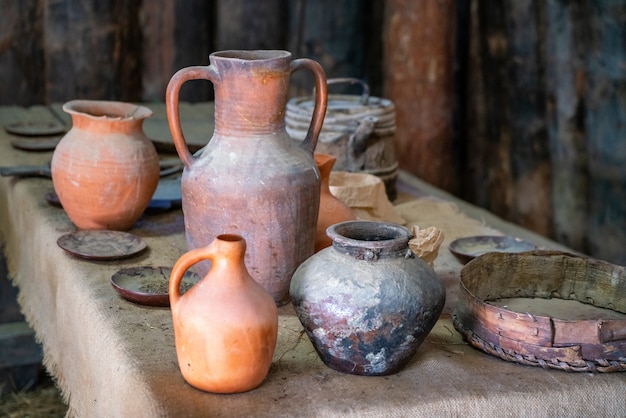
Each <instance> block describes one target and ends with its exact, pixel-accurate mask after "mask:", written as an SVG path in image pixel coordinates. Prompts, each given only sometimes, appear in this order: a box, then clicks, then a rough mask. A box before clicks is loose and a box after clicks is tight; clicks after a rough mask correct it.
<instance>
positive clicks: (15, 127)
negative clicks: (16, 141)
mask: <svg viewBox="0 0 626 418" xmlns="http://www.w3.org/2000/svg"><path fill="white" fill-rule="evenodd" d="M4 129H5V130H6V131H7V132H8V133H10V134H14V135H22V136H45V135H59V134H62V133H65V126H63V125H61V124H60V123H58V122H36V121H31V122H14V123H9V124H8V125H4Z"/></svg>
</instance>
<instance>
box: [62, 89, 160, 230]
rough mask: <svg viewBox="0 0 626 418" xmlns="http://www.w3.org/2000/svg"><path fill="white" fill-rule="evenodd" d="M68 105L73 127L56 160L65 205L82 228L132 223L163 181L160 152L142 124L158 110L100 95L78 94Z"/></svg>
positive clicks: (118, 227)
mask: <svg viewBox="0 0 626 418" xmlns="http://www.w3.org/2000/svg"><path fill="white" fill-rule="evenodd" d="M63 110H64V111H65V112H67V113H69V114H70V115H71V116H72V129H70V130H69V131H68V132H67V134H66V135H65V136H64V137H63V138H62V139H61V141H60V142H59V144H58V145H57V147H56V149H55V151H54V154H53V156H52V163H51V170H52V183H53V185H54V190H55V192H56V194H57V195H58V196H59V201H60V202H61V205H62V206H63V209H65V212H66V213H67V215H68V217H69V218H70V220H71V221H72V222H74V224H75V225H76V226H77V227H78V228H81V229H112V230H127V229H130V228H131V227H132V226H133V224H134V223H135V222H136V221H137V220H138V219H139V217H140V216H141V214H142V213H143V211H144V210H145V209H146V207H147V206H148V203H149V202H150V199H151V198H152V195H153V194H154V191H155V190H156V187H157V184H158V182H159V156H158V154H157V152H156V150H155V148H154V145H153V144H152V143H151V142H150V141H149V140H148V138H146V135H145V134H144V132H143V128H142V126H143V120H144V119H145V118H147V117H149V116H151V115H152V111H151V110H150V109H148V108H146V107H143V106H137V105H135V104H132V103H124V102H112V101H98V100H73V101H70V102H67V103H65V104H64V105H63Z"/></svg>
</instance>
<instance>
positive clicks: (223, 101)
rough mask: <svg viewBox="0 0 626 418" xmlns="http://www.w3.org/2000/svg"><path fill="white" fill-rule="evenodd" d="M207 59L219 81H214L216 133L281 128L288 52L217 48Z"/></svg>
mask: <svg viewBox="0 0 626 418" xmlns="http://www.w3.org/2000/svg"><path fill="white" fill-rule="evenodd" d="M209 59H210V62H211V65H212V66H213V67H214V68H215V71H216V73H217V78H218V80H219V81H218V82H217V83H214V90H215V132H216V133H217V134H222V135H229V136H230V135H238V134H247V133H255V134H259V135H263V134H270V133H273V132H277V131H279V130H281V129H284V127H285V108H286V104H287V98H288V93H289V78H290V73H291V69H290V63H291V53H290V52H287V51H277V50H259V51H238V50H232V51H220V52H215V53H213V54H211V55H210V57H209Z"/></svg>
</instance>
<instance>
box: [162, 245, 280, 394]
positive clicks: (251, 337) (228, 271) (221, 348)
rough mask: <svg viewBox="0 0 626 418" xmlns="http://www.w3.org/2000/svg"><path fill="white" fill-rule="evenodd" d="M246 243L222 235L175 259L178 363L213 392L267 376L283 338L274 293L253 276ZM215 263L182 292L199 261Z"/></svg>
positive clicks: (239, 388)
mask: <svg viewBox="0 0 626 418" xmlns="http://www.w3.org/2000/svg"><path fill="white" fill-rule="evenodd" d="M245 251H246V241H245V240H244V238H243V237H241V236H239V235H228V234H225V235H219V236H217V237H216V238H215V240H213V242H212V243H211V244H209V245H208V246H205V247H200V248H197V249H195V250H191V251H189V252H187V253H185V254H183V256H182V257H180V259H179V260H178V261H177V262H176V264H175V265H174V268H173V269H172V273H171V275H170V284H169V295H170V305H171V309H172V319H173V323H174V335H175V338H176V354H177V356H178V365H179V367H180V371H181V373H182V375H183V377H184V378H185V380H186V381H187V382H188V383H189V384H190V385H192V386H194V387H196V388H198V389H201V390H204V391H207V392H214V393H237V392H245V391H248V390H251V389H254V388H255V387H257V386H259V385H260V384H261V383H262V382H263V379H265V377H266V376H267V373H268V371H269V368H270V365H271V363H272V356H273V355H274V350H275V348H276V340H277V338H278V310H277V308H276V304H275V303H274V299H273V298H272V296H271V295H270V294H269V293H268V292H267V291H266V290H265V289H264V288H263V287H262V286H261V285H259V284H258V283H257V282H256V281H254V280H253V279H252V277H250V274H249V273H248V270H247V269H246V266H245V264H244V254H245ZM203 260H210V261H211V268H210V269H209V272H208V273H207V275H206V276H205V277H204V278H203V279H201V280H200V281H199V282H198V283H197V284H195V285H194V286H193V287H192V288H191V289H189V290H188V291H187V292H186V293H185V294H184V295H181V294H180V290H179V286H180V281H181V279H182V277H183V275H184V274H185V272H186V271H187V270H188V269H189V268H191V267H192V266H193V265H194V264H195V263H198V262H200V261H203Z"/></svg>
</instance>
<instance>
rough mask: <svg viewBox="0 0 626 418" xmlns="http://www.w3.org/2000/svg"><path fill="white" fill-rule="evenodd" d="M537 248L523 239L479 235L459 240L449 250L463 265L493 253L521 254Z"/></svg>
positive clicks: (451, 244) (453, 242) (452, 243)
mask: <svg viewBox="0 0 626 418" xmlns="http://www.w3.org/2000/svg"><path fill="white" fill-rule="evenodd" d="M536 248H537V246H536V245H534V244H532V243H530V242H528V241H524V240H523V239H520V238H516V237H511V236H497V235H477V236H472V237H464V238H459V239H456V240H454V241H452V242H451V243H450V245H449V246H448V249H449V250H450V252H451V253H452V254H454V255H455V256H456V257H457V258H458V259H459V260H461V261H462V262H463V263H467V262H468V261H470V260H473V259H474V258H476V257H478V256H480V255H483V254H487V253H493V252H500V253H521V252H525V251H532V250H534V249H536Z"/></svg>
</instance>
